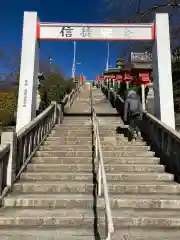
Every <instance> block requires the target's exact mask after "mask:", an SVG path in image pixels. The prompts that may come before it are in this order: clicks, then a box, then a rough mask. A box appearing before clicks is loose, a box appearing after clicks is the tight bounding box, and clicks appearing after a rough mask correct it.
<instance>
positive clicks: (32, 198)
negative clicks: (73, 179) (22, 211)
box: [3, 194, 104, 209]
mask: <svg viewBox="0 0 180 240" xmlns="http://www.w3.org/2000/svg"><path fill="white" fill-rule="evenodd" d="M102 201H104V200H103V199H101V202H102ZM103 204H104V203H103V202H102V203H101V205H103ZM93 205H94V201H93V195H91V194H90V195H88V194H51V195H49V194H21V195H17V194H11V195H10V196H8V197H6V198H5V199H4V200H3V206H5V207H25V208H27V207H31V208H67V209H74V208H81V209H82V208H90V209H92V208H93Z"/></svg>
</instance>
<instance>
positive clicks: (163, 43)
mask: <svg viewBox="0 0 180 240" xmlns="http://www.w3.org/2000/svg"><path fill="white" fill-rule="evenodd" d="M40 40H60V41H63V40H64V41H75V40H76V41H77V40H81V41H82V40H83V41H86V40H88V41H90V40H91V41H131V40H133V41H134V40H141V41H142V40H143V41H146V40H148V41H149V40H151V41H153V42H154V47H153V78H154V86H155V107H156V116H157V117H158V118H159V119H160V120H161V121H162V122H164V123H166V124H167V125H169V126H170V127H172V128H175V120H174V104H173V91H172V72H171V52H170V37H169V18H168V14H166V13H157V14H156V16H155V22H154V23H152V24H84V23H81V24H79V23H78V24H76V23H42V22H40V21H39V19H38V16H37V12H25V13H24V25H23V36H22V53H21V70H20V85H19V98H18V110H17V125H16V131H18V130H20V129H21V128H22V127H24V126H25V125H26V124H28V123H29V122H30V121H31V120H32V119H33V118H34V117H35V114H36V86H37V78H38V73H39V47H40V45H39V41H40Z"/></svg>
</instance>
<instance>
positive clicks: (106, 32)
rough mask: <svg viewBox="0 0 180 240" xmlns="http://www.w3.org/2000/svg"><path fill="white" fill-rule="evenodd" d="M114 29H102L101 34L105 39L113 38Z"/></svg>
mask: <svg viewBox="0 0 180 240" xmlns="http://www.w3.org/2000/svg"><path fill="white" fill-rule="evenodd" d="M112 33H113V31H112V28H101V34H102V35H103V37H104V38H111V37H112Z"/></svg>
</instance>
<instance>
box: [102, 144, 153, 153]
mask: <svg viewBox="0 0 180 240" xmlns="http://www.w3.org/2000/svg"><path fill="white" fill-rule="evenodd" d="M101 147H102V150H103V151H104V150H106V151H117V150H118V151H149V150H150V147H149V146H140V145H139V146H136V145H130V144H129V145H128V146H123V145H119V146H109V145H103V144H102V146H101Z"/></svg>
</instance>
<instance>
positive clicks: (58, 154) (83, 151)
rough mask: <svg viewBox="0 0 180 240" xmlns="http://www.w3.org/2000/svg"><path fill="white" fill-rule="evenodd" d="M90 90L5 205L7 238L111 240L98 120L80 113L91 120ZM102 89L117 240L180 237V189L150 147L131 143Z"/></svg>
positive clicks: (0, 214)
mask: <svg viewBox="0 0 180 240" xmlns="http://www.w3.org/2000/svg"><path fill="white" fill-rule="evenodd" d="M86 91H87V92H86V93H83V92H82V93H80V96H79V98H78V99H77V100H76V103H75V104H74V105H73V106H72V108H71V109H70V110H69V113H72V115H71V116H66V117H65V119H64V121H63V124H62V125H56V126H55V127H54V129H53V130H52V132H51V134H50V135H49V136H48V138H47V139H46V141H45V142H44V143H43V145H42V146H41V147H40V148H39V150H38V151H37V152H36V154H35V156H34V157H33V158H32V160H31V162H30V163H29V164H28V166H27V169H26V170H25V171H24V172H23V174H22V175H21V178H20V180H19V181H18V182H17V183H15V184H14V186H13V191H12V193H11V194H10V195H8V196H7V197H6V198H5V199H4V200H3V207H2V208H1V209H0V240H22V239H23V240H24V239H27V240H59V239H62V240H65V239H67V240H81V239H87V240H100V239H104V235H105V232H104V229H105V217H104V215H105V209H104V199H103V197H102V198H98V199H97V197H96V174H95V173H96V165H97V164H96V163H94V160H93V149H92V146H93V144H92V143H93V142H92V141H93V138H92V121H91V118H90V117H88V116H76V117H75V116H73V114H75V113H77V112H78V113H80V112H81V111H82V112H83V113H86V115H88V114H87V113H89V111H90V108H89V107H88V106H89V101H88V99H87V94H88V90H87V89H86ZM95 91H96V92H95V93H94V97H95V96H96V98H97V99H95V104H96V106H95V107H96V111H97V112H99V114H100V115H101V116H99V117H98V120H99V132H100V141H101V145H102V150H103V157H104V164H105V170H106V173H107V181H108V188H109V196H110V204H111V209H112V216H113V222H114V228H115V232H114V234H113V235H112V240H179V239H180V185H179V184H177V183H176V182H175V181H174V178H173V175H171V174H168V173H166V172H165V167H164V166H163V165H161V160H160V158H158V157H157V156H156V155H155V153H154V152H153V151H152V150H151V149H150V147H149V146H147V145H146V142H144V141H136V142H135V143H129V142H128V139H127V137H126V134H125V133H126V131H127V127H126V126H124V125H123V122H122V121H121V119H120V117H119V116H117V114H116V113H115V111H114V109H112V110H110V106H109V103H107V100H105V99H104V96H103V95H102V94H101V92H100V91H99V89H97V90H95ZM98 91H99V92H98ZM83 99H86V101H85V102H83ZM106 105H107V108H106ZM102 106H103V107H102ZM86 109H87V110H88V111H87V112H86V111H85V110H86ZM109 112H110V113H111V116H109V117H108V113H109ZM119 126H120V127H121V132H120V133H117V131H116V129H117V127H119Z"/></svg>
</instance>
